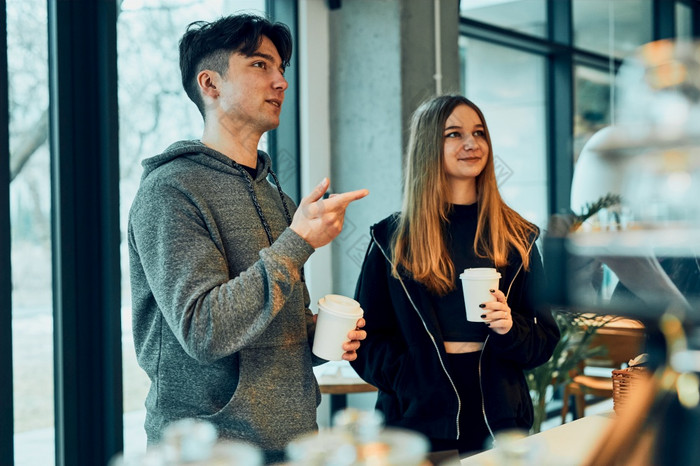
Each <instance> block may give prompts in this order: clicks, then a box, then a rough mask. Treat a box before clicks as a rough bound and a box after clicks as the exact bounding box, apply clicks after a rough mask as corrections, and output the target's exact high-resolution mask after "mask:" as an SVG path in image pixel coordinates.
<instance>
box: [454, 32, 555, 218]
mask: <svg viewBox="0 0 700 466" xmlns="http://www.w3.org/2000/svg"><path fill="white" fill-rule="evenodd" d="M460 53H461V55H462V57H463V70H462V78H463V92H464V95H465V96H466V97H467V98H469V99H472V100H473V101H474V102H475V103H476V104H477V105H478V106H479V107H481V109H482V110H483V112H484V114H485V116H486V118H487V120H488V122H489V131H490V132H491V140H492V143H493V150H494V156H495V163H496V176H497V181H498V189H499V191H500V192H501V195H502V196H503V197H504V199H505V201H506V202H507V203H508V205H510V206H511V207H512V208H514V209H515V210H516V211H518V212H519V213H520V214H521V215H522V216H523V217H525V218H526V219H528V220H529V221H531V222H533V223H535V224H536V225H538V226H540V227H544V226H545V225H546V219H547V215H548V210H547V209H548V207H547V168H546V152H547V151H546V144H545V135H546V128H547V127H546V123H545V97H544V89H545V88H544V82H545V62H544V59H543V58H542V57H540V56H537V55H533V54H529V53H526V52H522V51H519V50H514V49H509V48H505V47H501V46H498V45H495V44H490V43H487V42H483V41H479V40H475V39H468V38H466V37H461V38H460ZM513 76H517V85H514V83H513Z"/></svg>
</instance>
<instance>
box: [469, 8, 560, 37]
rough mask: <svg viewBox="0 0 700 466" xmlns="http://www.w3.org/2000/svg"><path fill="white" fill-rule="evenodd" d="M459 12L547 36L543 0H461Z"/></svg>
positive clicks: (481, 19)
mask: <svg viewBox="0 0 700 466" xmlns="http://www.w3.org/2000/svg"><path fill="white" fill-rule="evenodd" d="M459 14H460V16H463V17H465V18H469V19H473V20H475V21H481V22H484V23H489V24H493V25H494V26H499V27H502V28H505V29H512V30H514V31H518V32H522V33H525V34H530V35H533V36H538V37H546V36H547V5H546V1H545V0H462V1H461V2H459Z"/></svg>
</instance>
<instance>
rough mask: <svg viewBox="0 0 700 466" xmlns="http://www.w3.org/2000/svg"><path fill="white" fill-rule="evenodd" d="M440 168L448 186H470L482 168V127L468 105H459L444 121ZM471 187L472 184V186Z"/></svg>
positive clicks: (484, 150)
mask: <svg viewBox="0 0 700 466" xmlns="http://www.w3.org/2000/svg"><path fill="white" fill-rule="evenodd" d="M443 136H444V153H445V155H444V166H445V174H446V175H447V181H448V183H450V184H452V185H454V184H455V183H460V182H462V181H468V183H469V184H473V183H474V181H475V180H476V177H477V176H478V175H479V174H480V173H481V171H482V170H483V169H484V167H485V166H486V162H487V161H488V156H489V145H488V142H487V141H486V133H485V131H484V124H483V122H482V121H481V118H479V115H478V114H477V113H476V112H475V111H474V109H472V108H471V107H469V106H468V105H464V104H462V105H459V106H457V107H456V108H455V109H454V110H453V111H452V114H451V115H450V116H449V117H448V118H447V121H446V122H445V131H444V133H443ZM474 186H475V185H474Z"/></svg>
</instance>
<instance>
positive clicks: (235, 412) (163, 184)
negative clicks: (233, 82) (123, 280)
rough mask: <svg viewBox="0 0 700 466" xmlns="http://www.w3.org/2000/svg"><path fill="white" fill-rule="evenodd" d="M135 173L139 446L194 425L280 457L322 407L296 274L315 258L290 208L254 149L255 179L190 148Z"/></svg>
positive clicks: (215, 155)
mask: <svg viewBox="0 0 700 466" xmlns="http://www.w3.org/2000/svg"><path fill="white" fill-rule="evenodd" d="M143 166H144V173H143V176H142V179H141V185H140V187H139V191H138V193H137V194H136V198H135V200H134V203H133V205H132V207H131V211H130V214H129V233H128V234H129V258H130V263H131V264H130V269H131V288H132V307H133V333H134V343H135V346H136V355H137V358H138V362H139V364H140V366H141V367H142V368H143V369H144V370H145V371H146V373H147V374H148V376H149V377H150V379H151V388H150V391H149V393H148V396H147V398H146V409H147V415H146V422H145V428H146V433H147V434H148V441H149V443H155V442H157V441H158V440H159V439H160V435H161V431H162V429H163V427H164V426H165V425H166V424H167V423H168V422H170V421H173V420H176V419H180V418H184V417H197V418H201V419H206V420H209V421H211V422H213V423H214V424H215V425H216V427H217V428H218V429H219V435H220V436H221V437H224V438H237V439H243V440H247V441H251V442H253V443H255V444H257V445H259V446H260V447H262V448H263V449H265V450H268V451H278V452H280V451H281V450H283V448H284V447H285V445H286V444H287V443H288V442H289V441H290V440H291V439H292V438H293V437H295V436H297V435H299V434H302V433H306V432H309V431H312V430H314V429H316V428H317V425H316V407H317V406H318V404H319V403H320V400H321V395H320V392H319V389H318V385H317V383H316V379H315V378H314V374H313V371H312V364H314V363H316V364H318V363H321V362H323V361H322V360H318V359H316V358H314V357H312V354H311V350H310V348H311V343H312V338H313V332H314V325H313V319H312V313H311V311H310V310H309V294H308V290H307V288H306V285H305V283H304V282H303V276H302V267H303V265H304V263H305V262H306V260H307V259H308V258H309V256H310V255H311V253H312V252H313V251H314V249H313V248H312V247H311V246H310V245H309V244H308V243H307V242H306V241H304V239H302V238H301V237H300V236H299V235H297V234H296V233H295V232H294V231H292V230H291V229H290V228H289V227H288V225H289V222H290V221H291V220H290V216H291V215H293V213H294V212H293V209H294V203H293V202H292V200H291V199H290V198H289V197H287V196H284V201H283V198H282V196H283V194H282V191H281V189H279V186H278V185H277V187H276V186H275V185H274V184H271V183H270V182H268V181H267V175H268V173H269V171H270V158H269V157H268V156H267V154H265V153H263V152H258V174H257V177H256V178H255V180H252V179H251V178H250V175H249V174H248V173H247V172H245V170H241V169H240V168H241V167H240V166H238V165H237V164H235V163H234V162H233V161H232V160H231V159H229V158H227V157H226V156H224V155H223V154H221V153H219V152H217V151H215V150H212V149H209V148H207V147H206V146H204V145H203V144H202V143H200V142H199V141H181V142H178V143H175V144H173V145H172V146H170V147H169V148H168V149H167V150H166V151H165V152H164V153H162V154H160V155H158V156H156V157H152V158H149V159H147V160H145V161H144V162H143ZM288 206H289V207H291V210H290V208H289V207H288ZM264 224H267V225H268V227H267V229H268V231H269V234H270V238H268V235H267V234H266V233H265V228H264V227H263V225H264ZM271 242H272V244H270V243H271Z"/></svg>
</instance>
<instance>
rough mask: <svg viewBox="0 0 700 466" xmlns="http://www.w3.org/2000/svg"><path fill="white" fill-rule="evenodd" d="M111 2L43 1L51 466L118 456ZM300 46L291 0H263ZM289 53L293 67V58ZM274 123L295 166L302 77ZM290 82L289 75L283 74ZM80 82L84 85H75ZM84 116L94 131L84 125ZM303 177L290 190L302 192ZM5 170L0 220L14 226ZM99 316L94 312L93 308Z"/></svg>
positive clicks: (4, 98)
mask: <svg viewBox="0 0 700 466" xmlns="http://www.w3.org/2000/svg"><path fill="white" fill-rule="evenodd" d="M6 7H7V5H6V1H5V0H0V26H2V31H3V32H2V33H1V34H0V50H1V51H0V152H2V153H6V154H9V121H10V120H9V88H8V79H9V75H8V73H9V70H8V60H7V32H6V31H7V27H6V25H7V10H6ZM117 8H118V5H117V2H94V1H92V0H48V28H49V70H50V71H49V87H50V124H49V126H50V142H49V144H50V153H51V155H50V158H51V185H52V187H51V192H52V200H51V205H52V215H51V216H52V218H51V224H52V255H53V264H52V270H53V293H54V302H53V316H54V355H53V357H54V397H55V403H54V409H55V418H54V419H55V420H54V428H55V452H56V453H55V462H56V465H61V466H63V465H71V464H107V462H108V461H109V460H110V459H111V458H112V457H113V456H114V455H116V454H117V453H119V452H121V451H123V443H124V442H123V441H124V439H123V437H124V434H123V404H122V397H123V387H122V360H121V351H122V346H121V336H122V335H121V290H120V282H121V265H120V254H119V247H120V236H121V232H120V224H119V150H118V147H119V146H118V142H119V141H118V131H119V128H118V118H116V115H117V114H118V113H117V112H118V101H117V12H118V10H117ZM267 8H268V9H267V11H268V15H269V16H270V17H272V18H274V19H275V20H277V21H282V22H284V23H286V24H288V25H289V26H290V29H292V33H293V39H294V41H295V43H296V42H297V37H298V35H297V31H296V15H297V2H296V1H293V0H268V1H267ZM297 60H298V59H297V58H296V55H295V56H294V62H293V65H296V63H297ZM297 68H298V67H297V66H292V67H291V71H292V73H289V75H288V80H289V82H290V86H289V90H288V91H287V99H286V102H285V103H286V105H285V108H286V110H287V112H286V115H283V116H282V120H283V123H282V125H281V127H282V128H284V131H281V130H279V131H275V132H274V134H272V135H271V136H272V137H271V139H272V140H273V141H274V142H273V145H272V147H271V150H270V155H271V157H272V158H273V160H276V159H277V153H276V148H277V147H284V148H285V150H287V152H290V153H291V154H290V155H291V156H292V157H294V158H295V160H296V167H297V168H298V167H299V136H298V133H299V131H298V126H299V119H298V114H299V109H298V70H297ZM290 75H291V76H290ZM76 76H80V79H75V77H76ZM85 121H92V122H94V124H93V125H85V124H83V122H85ZM299 179H300V175H299V173H298V170H297V173H296V178H295V181H294V183H295V186H293V187H292V192H291V193H290V195H292V196H295V195H296V196H297V197H298V195H299ZM9 180H10V164H9V157H8V158H7V162H6V163H3V164H2V166H0V221H2V220H3V219H5V222H4V224H5V225H9V221H10V181H9ZM10 246H11V232H10V229H9V228H3V229H0V309H2V310H3V311H4V312H2V313H0V316H2V317H0V319H2V320H0V378H2V380H6V381H10V383H3V384H1V385H0V405H1V406H3V412H4V413H5V416H2V418H0V463H2V464H14V453H15V451H14V415H12V412H13V401H14V400H13V383H12V380H13V378H12V276H11V249H10ZM95 309H99V310H100V311H99V312H95Z"/></svg>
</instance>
